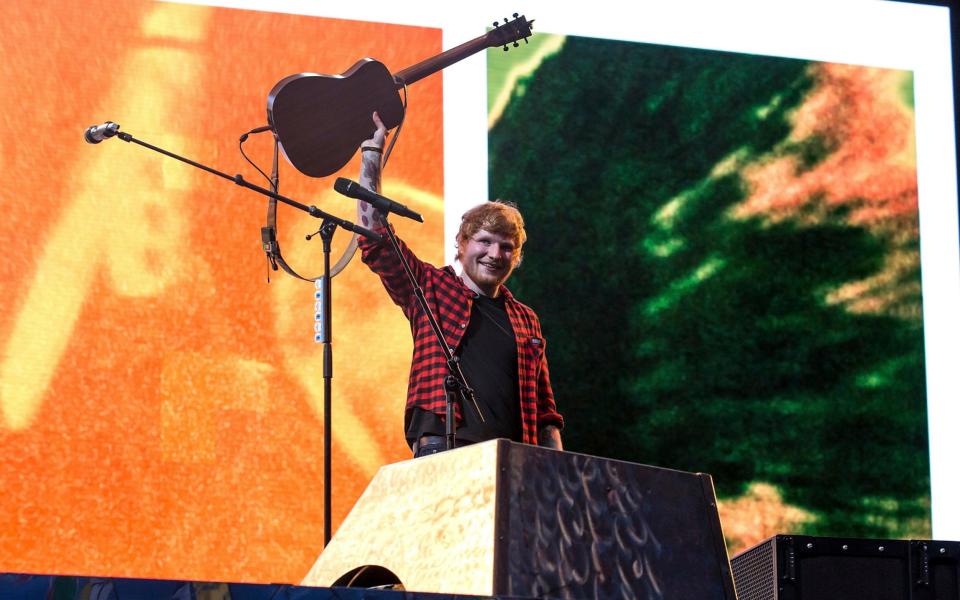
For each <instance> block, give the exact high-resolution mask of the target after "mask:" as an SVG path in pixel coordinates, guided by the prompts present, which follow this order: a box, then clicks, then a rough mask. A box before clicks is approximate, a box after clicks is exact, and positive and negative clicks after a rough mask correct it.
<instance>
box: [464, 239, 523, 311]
mask: <svg viewBox="0 0 960 600" xmlns="http://www.w3.org/2000/svg"><path fill="white" fill-rule="evenodd" d="M515 253H516V247H515V246H514V243H513V240H512V239H511V238H508V237H504V236H502V235H499V234H496V233H491V232H489V231H487V230H486V229H481V230H480V231H478V232H476V233H475V234H473V237H470V238H467V239H465V240H461V241H460V263H461V264H462V265H463V273H464V275H466V276H467V277H468V278H469V279H470V282H473V283H474V284H475V285H476V287H477V288H478V289H477V291H479V292H481V293H482V294H484V295H486V296H490V297H495V296H496V295H497V294H498V293H499V292H500V286H501V285H502V284H503V283H504V282H505V281H506V280H507V278H508V277H510V273H512V272H513V267H514V266H515V265H516V261H515V260H514V256H515ZM470 282H467V285H468V286H469V287H473V286H470Z"/></svg>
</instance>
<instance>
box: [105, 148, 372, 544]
mask: <svg viewBox="0 0 960 600" xmlns="http://www.w3.org/2000/svg"><path fill="white" fill-rule="evenodd" d="M116 135H117V137H118V138H120V139H121V140H123V141H125V142H132V143H134V144H137V145H139V146H143V147H144V148H149V149H150V150H153V151H155V152H159V153H160V154H163V155H165V156H169V157H170V158H175V159H177V160H179V161H180V162H184V163H187V164H188V165H191V166H194V167H196V168H198V169H201V170H203V171H206V172H208V173H213V174H214V175H217V176H219V177H222V178H224V179H228V180H230V181H232V182H234V183H235V184H237V185H239V186H241V187H245V188H247V189H249V190H253V191H254V192H257V193H259V194H263V195H264V196H268V197H270V198H274V199H276V200H279V201H280V202H283V203H284V204H287V205H289V206H292V207H294V208H298V209H300V210H302V211H304V212H305V213H307V214H309V215H310V216H311V217H314V218H316V219H323V221H322V223H321V225H320V237H321V239H322V240H323V278H322V280H321V281H322V282H323V292H322V294H323V320H322V322H321V329H322V333H321V338H322V340H321V341H322V342H323V424H324V430H323V438H324V440H323V546H324V548H326V546H327V544H328V543H329V542H330V520H331V519H330V485H331V481H330V479H331V478H330V448H331V437H332V436H331V418H330V412H331V387H332V386H331V379H332V378H333V351H332V348H331V343H330V341H331V337H330V324H331V322H332V320H333V315H332V300H331V292H330V280H331V277H330V241H331V240H332V239H333V234H334V232H335V231H336V229H337V227H342V228H343V229H346V230H347V231H352V232H354V233H359V234H360V235H364V236H367V237H369V238H371V239H373V240H377V241H380V240H381V239H382V238H381V237H380V236H379V235H378V234H376V233H374V232H373V231H370V230H369V229H366V228H364V227H360V226H359V225H355V224H353V223H351V222H350V221H347V220H345V219H341V218H340V217H336V216H334V215H331V214H329V213H326V212H324V211H322V210H320V209H319V208H317V207H316V206H313V205H310V206H307V205H306V204H301V203H300V202H297V201H296V200H293V199H291V198H287V197H285V196H281V195H280V194H278V193H277V191H276V190H277V189H278V187H279V177H278V174H277V158H276V156H274V172H273V173H272V174H271V175H272V177H271V181H270V185H271V187H272V188H273V190H268V189H265V188H262V187H260V186H258V185H255V184H252V183H250V182H248V181H247V180H245V179H244V178H243V177H242V176H241V175H240V174H239V173H238V174H237V175H234V176H232V177H231V176H230V175H227V174H226V173H223V172H221V171H218V170H216V169H213V168H211V167H208V166H206V165H202V164H200V163H198V162H195V161H192V160H190V159H189V158H184V157H182V156H179V155H177V154H174V153H173V152H169V151H167V150H164V149H163V148H159V147H157V146H154V145H153V144H148V143H147V142H144V141H141V140H138V139H137V138H135V137H133V136H132V135H130V134H129V133H126V132H123V131H118V132H117V134H116Z"/></svg>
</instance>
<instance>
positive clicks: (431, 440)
mask: <svg viewBox="0 0 960 600" xmlns="http://www.w3.org/2000/svg"><path fill="white" fill-rule="evenodd" d="M473 443H474V442H471V441H470V440H461V439H460V438H457V440H456V447H457V448H462V447H464V446H469V445H470V444H473ZM431 444H443V449H444V450H446V449H447V436H445V435H421V436H420V439H419V440H417V441H415V442H414V443H413V448H412V449H413V453H414V454H416V453H417V450H419V449H420V448H423V447H424V446H430V445H431Z"/></svg>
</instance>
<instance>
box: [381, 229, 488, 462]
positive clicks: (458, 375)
mask: <svg viewBox="0 0 960 600" xmlns="http://www.w3.org/2000/svg"><path fill="white" fill-rule="evenodd" d="M374 214H375V215H376V217H377V219H379V220H380V223H381V224H382V225H383V228H384V230H385V231H386V232H387V238H388V239H389V240H390V245H391V246H393V251H394V252H395V253H396V255H397V258H398V259H400V264H401V265H403V271H404V272H405V273H406V274H407V279H409V280H410V285H411V286H412V288H413V294H414V295H415V296H416V297H417V303H418V304H419V305H420V308H421V310H423V314H425V315H426V317H427V321H429V323H430V328H431V329H432V330H433V334H434V335H435V336H436V338H437V341H438V342H439V343H440V349H441V350H443V356H444V358H445V359H446V361H447V370H448V371H449V374H448V375H447V376H446V378H445V379H444V380H443V387H444V390H445V391H446V397H447V407H446V415H445V421H446V429H447V430H446V439H447V450H453V448H455V447H456V436H457V424H456V420H457V418H456V412H455V411H454V402H456V397H457V395H459V396H460V406H461V408H462V407H463V403H464V402H465V401H468V400H469V401H470V402H471V403H472V404H473V408H474V409H476V411H477V416H479V417H480V421H481V422H486V419H484V418H483V413H482V412H481V411H480V406H479V405H478V404H477V397H476V395H474V393H473V388H471V387H470V386H469V385H468V384H467V379H466V377H464V375H463V370H461V368H460V357H459V356H454V354H453V351H452V350H451V349H450V345H449V344H447V340H446V338H444V337H443V331H442V330H441V329H440V324H439V323H437V318H436V316H434V314H433V311H432V310H430V305H429V304H427V298H426V296H424V295H423V289H421V288H420V284H419V283H417V278H416V277H415V276H414V275H413V270H412V269H411V268H410V264H409V263H408V262H407V259H406V257H405V256H404V255H403V252H402V251H401V250H400V243H399V242H397V234H396V233H394V231H393V229H391V228H390V225H389V224H388V223H387V215H385V214H384V213H383V212H382V211H380V210H377V211H375V213H374Z"/></svg>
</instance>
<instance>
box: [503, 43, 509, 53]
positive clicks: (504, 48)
mask: <svg viewBox="0 0 960 600" xmlns="http://www.w3.org/2000/svg"><path fill="white" fill-rule="evenodd" d="M509 50H510V48H507V45H506V44H504V45H503V51H504V52H507V51H509Z"/></svg>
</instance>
